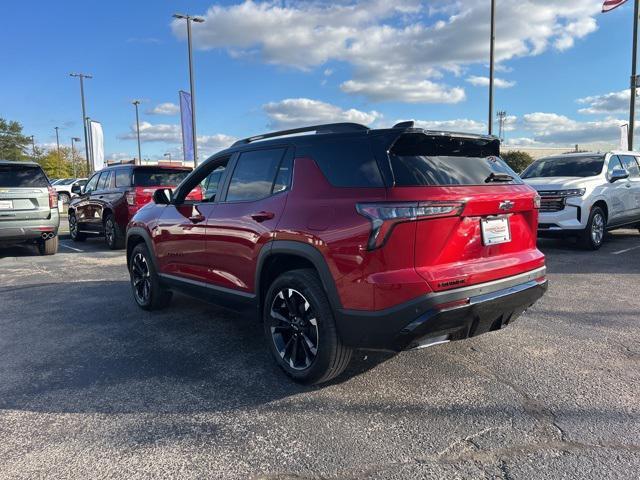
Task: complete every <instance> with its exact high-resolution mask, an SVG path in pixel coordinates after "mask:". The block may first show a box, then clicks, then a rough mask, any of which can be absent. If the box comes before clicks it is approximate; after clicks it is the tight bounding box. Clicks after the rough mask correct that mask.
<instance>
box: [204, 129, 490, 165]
mask: <svg viewBox="0 0 640 480" xmlns="http://www.w3.org/2000/svg"><path fill="white" fill-rule="evenodd" d="M304 133H309V134H310V135H301V134H304ZM311 133H315V135H314V134H311ZM403 133H424V134H427V135H438V136H440V135H442V136H454V137H464V138H477V139H484V140H487V141H499V139H498V138H497V137H495V136H492V135H479V134H473V133H463V132H446V131H436V130H426V129H423V128H416V127H415V126H414V122H413V121H407V122H400V123H398V124H396V125H394V126H393V127H391V128H379V129H372V128H369V127H367V126H365V125H361V124H358V123H328V124H322V125H310V126H308V127H302V128H294V129H290V130H280V131H277V132H270V133H263V134H260V135H254V136H251V137H247V138H243V139H241V140H238V141H236V142H235V143H234V144H233V145H232V146H231V147H229V148H227V149H225V150H222V151H220V152H218V153H216V154H214V156H216V157H217V156H219V155H225V154H229V153H234V152H237V151H241V150H244V149H246V148H247V147H249V146H250V145H254V144H258V143H259V145H261V146H262V145H264V146H268V145H274V144H279V145H281V144H283V143H285V142H286V143H287V144H290V145H291V144H293V145H295V146H303V145H309V146H311V145H313V144H316V143H318V142H324V141H327V140H332V139H335V138H340V137H360V136H368V137H371V138H373V137H388V139H387V141H388V144H389V145H391V144H392V143H393V141H394V140H395V139H397V138H398V137H399V136H400V135H401V134H403Z"/></svg>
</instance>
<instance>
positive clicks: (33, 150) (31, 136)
mask: <svg viewBox="0 0 640 480" xmlns="http://www.w3.org/2000/svg"><path fill="white" fill-rule="evenodd" d="M29 138H30V139H31V156H32V157H33V160H34V161H35V159H36V139H35V137H34V136H33V135H30V136H29Z"/></svg>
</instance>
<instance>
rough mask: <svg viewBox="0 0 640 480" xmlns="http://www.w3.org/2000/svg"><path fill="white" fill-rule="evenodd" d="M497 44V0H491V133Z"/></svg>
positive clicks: (490, 131) (491, 127)
mask: <svg viewBox="0 0 640 480" xmlns="http://www.w3.org/2000/svg"><path fill="white" fill-rule="evenodd" d="M495 46H496V0H491V38H490V43H489V135H493V83H494V79H493V75H494V74H493V72H494V59H495Z"/></svg>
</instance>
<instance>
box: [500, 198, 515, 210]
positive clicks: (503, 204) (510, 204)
mask: <svg viewBox="0 0 640 480" xmlns="http://www.w3.org/2000/svg"><path fill="white" fill-rule="evenodd" d="M514 205H515V204H514V203H513V202H512V201H511V200H505V201H504V202H500V206H499V207H498V208H499V209H500V210H511V209H512V208H513V206H514Z"/></svg>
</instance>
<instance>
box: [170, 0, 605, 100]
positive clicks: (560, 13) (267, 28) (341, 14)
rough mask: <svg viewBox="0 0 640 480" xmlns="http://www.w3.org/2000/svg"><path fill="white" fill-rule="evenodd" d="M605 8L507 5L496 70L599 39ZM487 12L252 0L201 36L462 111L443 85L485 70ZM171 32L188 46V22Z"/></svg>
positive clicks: (369, 2) (212, 21)
mask: <svg viewBox="0 0 640 480" xmlns="http://www.w3.org/2000/svg"><path fill="white" fill-rule="evenodd" d="M600 7H601V4H599V2H598V1H596V0H573V1H571V2H551V1H549V0H502V1H501V2H500V9H499V15H498V18H497V30H498V31H499V32H500V34H499V35H498V38H497V41H496V61H497V62H498V64H499V65H503V64H504V62H506V61H508V60H510V59H513V58H518V57H526V56H531V55H539V54H541V53H543V52H545V51H547V50H549V49H556V50H558V51H563V50H566V49H567V48H570V47H571V46H572V45H573V44H574V43H575V41H576V40H578V39H581V38H584V37H585V36H587V35H589V34H590V33H592V32H593V31H595V30H596V28H597V25H596V21H595V16H596V15H597V14H598V12H599V11H600ZM487 8H488V7H487V2H486V0H465V1H464V2H461V1H458V0H443V1H442V2H438V6H437V9H435V10H434V7H429V6H425V5H424V2H421V1H419V0H397V1H394V2H389V1H388V0H354V1H351V2H327V1H323V0H317V1H305V2H302V1H291V2H280V1H277V2H276V1H269V2H260V1H250V0H246V1H245V2H243V3H240V4H235V5H229V6H221V5H215V6H213V7H211V8H210V9H209V10H208V11H207V12H206V14H205V15H204V17H205V19H206V21H205V23H202V24H195V25H194V26H193V34H194V39H195V45H196V47H198V48H200V49H212V48H224V49H226V50H227V51H228V52H229V53H230V54H231V55H232V56H234V57H236V58H243V57H252V58H256V59H259V60H262V61H264V62H266V63H269V64H275V65H285V66H288V67H291V68H295V69H300V70H310V69H314V68H317V67H321V66H323V65H324V64H326V63H327V62H329V61H339V62H345V63H347V64H349V65H351V66H352V69H353V71H352V78H351V79H348V80H347V81H345V82H344V83H343V84H342V89H343V91H345V92H347V93H351V94H358V95H364V96H366V97H368V98H370V99H372V100H375V101H382V100H396V101H401V102H420V103H455V102H460V101H462V100H464V98H465V97H464V91H463V89H462V88H460V87H459V86H455V85H454V86H448V85H446V84H445V83H442V82H441V81H440V80H439V79H440V78H441V76H442V75H444V74H451V73H453V74H454V75H460V74H461V73H462V72H463V71H464V69H465V67H467V66H469V65H472V64H484V63H485V62H486V61H487V59H488V56H489V42H488V41H487V38H488V36H489V31H488V29H489V22H488V21H487V15H488V13H487ZM443 16H444V20H443V19H442V18H443ZM172 28H173V31H174V34H175V35H176V36H178V37H180V38H184V37H185V31H184V28H185V27H184V22H180V21H174V22H173V23H172Z"/></svg>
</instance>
